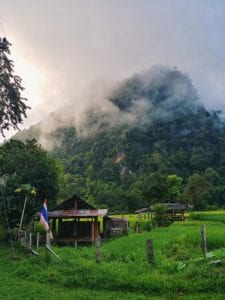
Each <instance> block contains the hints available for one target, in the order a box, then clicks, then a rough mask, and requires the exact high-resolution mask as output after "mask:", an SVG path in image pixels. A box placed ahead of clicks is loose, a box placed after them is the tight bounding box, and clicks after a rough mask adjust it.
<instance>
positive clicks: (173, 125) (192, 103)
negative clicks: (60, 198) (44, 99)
mask: <svg viewBox="0 0 225 300" xmlns="http://www.w3.org/2000/svg"><path fill="white" fill-rule="evenodd" d="M106 101H108V102H109V103H110V105H111V106H112V107H113V110H112V111H110V110H108V111H104V112H101V111H99V110H98V109H97V108H96V109H93V108H92V109H90V110H88V111H87V112H86V119H85V122H83V124H82V129H83V132H85V134H81V133H80V131H79V132H78V131H77V130H76V128H74V127H66V128H65V127H61V128H56V129H55V130H54V131H53V132H51V133H48V135H47V138H49V139H50V138H51V139H52V140H53V141H56V142H55V143H54V142H53V144H54V147H53V149H52V150H51V152H52V154H53V155H54V156H55V157H57V158H60V159H61V160H62V161H63V163H64V167H65V172H66V173H67V175H66V180H67V183H68V186H67V190H66V191H65V195H69V194H72V193H74V192H77V193H79V194H80V195H81V196H83V197H85V198H86V199H87V200H88V201H90V202H93V203H95V204H97V205H107V206H108V207H109V208H110V209H112V210H120V211H121V210H124V211H132V210H134V209H136V208H139V207H142V206H145V205H149V204H150V203H154V202H156V201H166V200H168V198H171V195H170V194H169V193H168V186H167V183H166V177H167V176H168V175H169V174H176V175H177V176H181V177H182V178H183V191H182V192H184V193H183V199H184V200H185V193H186V198H187V195H189V196H190V193H189V194H188V191H189V192H190V190H188V188H187V185H188V184H189V185H190V182H189V180H190V177H191V176H192V175H193V174H195V173H198V174H199V175H200V176H206V174H208V173H209V172H211V173H213V172H214V173H213V174H214V175H212V176H214V177H219V178H220V179H221V181H222V180H223V178H224V176H225V130H224V129H225V126H224V123H223V121H221V117H220V113H219V112H215V111H213V112H208V111H207V110H206V109H205V107H204V106H203V104H201V102H200V100H199V97H198V94H197V92H196V90H195V88H194V87H193V85H192V83H191V81H190V79H189V78H188V77H187V76H186V75H185V74H183V73H181V72H180V71H178V70H177V69H167V68H161V67H155V68H153V69H151V70H149V71H147V72H143V73H140V74H136V75H134V76H132V77H131V78H130V79H127V80H125V81H124V82H122V83H120V85H119V86H117V88H116V89H114V90H113V91H111V93H110V95H108V99H107V100H106ZM52 117H55V118H56V119H57V116H52ZM38 126H39V125H38ZM38 126H36V127H33V128H32V130H28V131H26V132H21V133H20V134H19V135H17V137H18V138H20V139H25V138H26V137H31V136H32V135H33V137H36V138H37V139H38V138H40V136H41V130H40V129H39V127H38ZM93 128H94V129H95V130H93ZM209 170H210V171H209ZM211 173H210V174H211ZM212 176H211V177H212ZM211 177H210V180H211V181H213V180H212V178H211ZM204 178H205V177H204ZM207 180H208V181H207V183H208V182H209V179H207ZM213 187H214V194H213V196H212V191H211V190H210V191H211V192H210V191H209V189H207V190H206V191H204V192H205V193H206V192H207V193H208V194H207V195H206V194H204V195H203V196H204V197H203V196H202V197H203V198H204V199H206V200H204V201H205V202H204V205H206V204H214V203H216V204H218V205H223V204H225V198H223V197H224V196H221V194H223V193H222V192H221V191H223V186H222V184H221V183H220V184H219V183H216V184H215V183H214V185H213ZM219 187H220V192H219V194H215V188H219ZM174 200H179V199H174ZM186 200H187V199H186ZM201 200H202V199H201ZM193 201H200V200H198V199H197V200H193V199H191V200H190V202H193ZM204 205H203V206H204Z"/></svg>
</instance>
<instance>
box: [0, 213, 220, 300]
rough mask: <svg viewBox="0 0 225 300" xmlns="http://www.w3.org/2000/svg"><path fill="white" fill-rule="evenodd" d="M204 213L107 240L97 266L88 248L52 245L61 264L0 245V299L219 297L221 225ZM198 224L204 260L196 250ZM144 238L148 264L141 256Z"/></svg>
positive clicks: (197, 248) (92, 248) (43, 253)
mask: <svg viewBox="0 0 225 300" xmlns="http://www.w3.org/2000/svg"><path fill="white" fill-rule="evenodd" d="M204 214H205V213H204ZM206 215H207V214H206ZM210 215H211V217H212V218H211V219H210V218H208V220H207V221H204V222H202V221H199V220H189V221H185V222H175V223H174V224H172V225H171V226H169V227H166V228H157V229H154V230H153V231H151V232H143V233H138V234H130V235H129V236H128V237H121V238H117V239H114V240H110V241H108V242H106V243H104V244H103V245H102V249H101V252H102V262H101V263H99V264H97V263H96V262H95V249H94V247H81V248H78V249H77V250H75V249H73V248H69V247H65V248H55V251H56V252H57V254H58V255H59V256H60V257H61V258H62V262H57V261H56V260H55V259H54V258H52V259H51V261H49V262H46V260H45V251H44V249H42V251H41V253H40V255H39V256H38V257H31V256H29V255H27V254H23V253H22V252H20V253H18V254H17V255H18V256H19V259H17V260H15V259H12V256H11V254H10V253H9V251H8V249H7V248H5V247H3V246H1V247H0V270H1V273H0V280H1V285H0V299H22V298H23V299H73V298H76V299H189V300H191V299H221V300H222V299H225V261H224V260H225V238H224V237H225V226H224V225H223V224H222V223H221V220H219V221H215V219H214V218H215V214H212V213H211V214H210ZM218 215H219V214H218V213H217V216H218ZM221 215H223V214H222V213H221ZM194 218H195V216H194ZM211 220H213V221H211ZM224 220H225V214H224ZM203 223H204V224H205V225H206V232H207V245H208V251H209V254H208V258H207V260H204V259H203V258H202V254H201V241H200V228H201V225H202V224H203ZM149 238H151V239H152V240H153V242H154V250H155V264H154V265H151V264H148V262H147V259H146V240H147V239H149Z"/></svg>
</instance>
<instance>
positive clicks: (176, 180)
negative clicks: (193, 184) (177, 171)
mask: <svg viewBox="0 0 225 300" xmlns="http://www.w3.org/2000/svg"><path fill="white" fill-rule="evenodd" d="M166 180H167V186H168V196H169V199H171V200H174V201H179V200H180V197H181V184H182V181H183V179H182V178H181V177H179V176H177V175H168V176H167V179H166Z"/></svg>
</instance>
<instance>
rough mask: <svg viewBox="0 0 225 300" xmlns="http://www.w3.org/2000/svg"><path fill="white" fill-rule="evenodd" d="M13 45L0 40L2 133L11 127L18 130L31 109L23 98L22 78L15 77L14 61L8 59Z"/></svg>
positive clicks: (0, 116)
mask: <svg viewBox="0 0 225 300" xmlns="http://www.w3.org/2000/svg"><path fill="white" fill-rule="evenodd" d="M10 46H11V44H10V43H9V42H8V41H7V39H6V38H3V39H2V38H0V132H1V135H2V136H4V131H5V130H8V129H9V128H10V127H13V128H14V129H18V124H20V123H22V121H23V118H26V117H27V115H26V110H27V109H29V108H30V107H29V106H27V105H26V104H25V101H26V100H27V99H26V98H23V97H21V92H22V91H23V90H24V88H23V87H22V86H21V82H22V80H21V78H20V77H19V76H16V75H14V74H13V73H14V64H13V61H12V60H10V59H9V58H8V55H10V49H9V47H10Z"/></svg>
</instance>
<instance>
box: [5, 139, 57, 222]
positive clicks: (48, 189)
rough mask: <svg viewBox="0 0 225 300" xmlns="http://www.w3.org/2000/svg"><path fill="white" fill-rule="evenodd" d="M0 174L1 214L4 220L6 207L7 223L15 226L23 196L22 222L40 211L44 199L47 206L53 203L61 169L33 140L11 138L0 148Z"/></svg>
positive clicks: (20, 210)
mask: <svg viewBox="0 0 225 300" xmlns="http://www.w3.org/2000/svg"><path fill="white" fill-rule="evenodd" d="M0 176H1V179H3V182H1V185H0V188H1V195H0V216H1V218H2V219H3V220H4V219H5V209H6V210H7V213H8V217H9V221H10V224H11V225H15V224H18V223H19V219H20V216H21V212H22V207H23V205H24V197H25V199H27V198H28V199H27V200H28V201H27V203H26V210H25V214H24V220H25V222H27V221H28V220H29V218H30V217H31V216H33V214H34V213H35V212H37V211H39V209H40V206H41V203H42V202H43V200H44V199H45V198H47V199H48V201H49V206H50V207H51V206H54V205H55V204H56V199H57V196H58V193H59V190H60V185H61V184H62V178H63V168H62V166H61V164H60V163H59V162H57V161H56V160H54V159H53V158H51V157H50V156H49V155H48V154H47V152H46V151H45V150H43V149H42V148H41V146H39V145H38V144H37V142H36V141H35V140H30V141H27V142H26V143H23V142H21V141H17V140H10V141H9V142H7V143H5V144H4V145H2V146H1V147H0ZM33 187H35V189H34V188H33ZM19 191H21V192H20V193H19ZM24 192H25V194H24Z"/></svg>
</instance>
